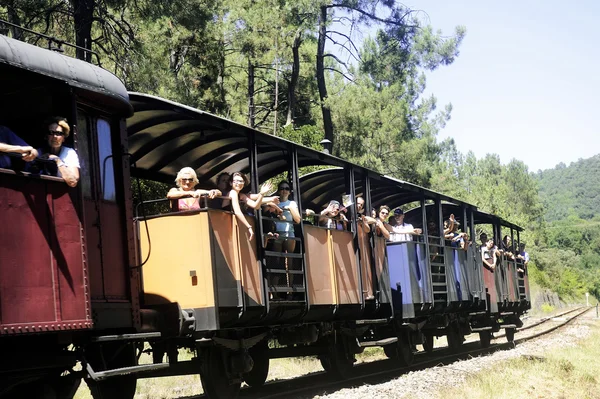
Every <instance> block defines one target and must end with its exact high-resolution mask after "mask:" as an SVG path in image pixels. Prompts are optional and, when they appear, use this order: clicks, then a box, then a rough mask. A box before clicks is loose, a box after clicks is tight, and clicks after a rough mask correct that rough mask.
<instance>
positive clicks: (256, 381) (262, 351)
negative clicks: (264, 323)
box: [242, 339, 269, 387]
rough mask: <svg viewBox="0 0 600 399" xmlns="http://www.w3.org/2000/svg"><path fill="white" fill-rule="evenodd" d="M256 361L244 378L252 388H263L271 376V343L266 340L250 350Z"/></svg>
mask: <svg viewBox="0 0 600 399" xmlns="http://www.w3.org/2000/svg"><path fill="white" fill-rule="evenodd" d="M248 353H249V354H250V357H252V360H253V361H254V366H252V370H250V372H248V373H246V374H244V375H243V376H242V378H243V380H244V382H245V383H246V384H248V385H250V386H251V387H262V386H263V385H265V381H266V380H267V375H268V374H269V341H268V340H266V339H265V340H264V341H262V342H260V343H258V344H257V345H254V346H253V347H252V348H250V349H249V350H248Z"/></svg>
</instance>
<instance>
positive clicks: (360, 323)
mask: <svg viewBox="0 0 600 399" xmlns="http://www.w3.org/2000/svg"><path fill="white" fill-rule="evenodd" d="M388 322H389V320H388V319H371V320H356V324H358V325H364V324H387V323H388Z"/></svg>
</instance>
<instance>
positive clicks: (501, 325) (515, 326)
mask: <svg viewBox="0 0 600 399" xmlns="http://www.w3.org/2000/svg"><path fill="white" fill-rule="evenodd" d="M500 328H517V325H516V324H500Z"/></svg>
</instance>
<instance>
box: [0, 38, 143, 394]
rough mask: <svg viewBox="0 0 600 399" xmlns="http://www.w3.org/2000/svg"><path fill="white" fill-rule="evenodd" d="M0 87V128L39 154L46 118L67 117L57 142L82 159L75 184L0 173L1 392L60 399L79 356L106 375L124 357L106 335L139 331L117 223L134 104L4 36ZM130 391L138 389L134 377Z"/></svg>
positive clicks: (123, 213)
mask: <svg viewBox="0 0 600 399" xmlns="http://www.w3.org/2000/svg"><path fill="white" fill-rule="evenodd" d="M0 91H1V93H2V95H1V96H0V98H1V100H0V102H1V107H0V110H1V111H0V125H2V126H4V128H8V129H10V130H12V131H13V132H15V133H16V134H17V135H18V136H19V137H21V138H22V139H23V140H25V142H27V143H28V144H29V145H31V146H33V147H40V145H41V144H42V143H43V140H44V138H45V134H47V127H46V126H44V124H43V121H44V119H45V118H47V117H49V116H56V115H61V116H64V117H66V118H67V119H68V121H69V123H70V125H71V132H72V134H71V135H70V136H69V137H68V138H67V139H66V142H65V144H66V145H68V146H69V147H73V148H75V150H76V151H77V153H78V156H79V159H80V163H81V168H80V181H79V184H78V185H77V187H75V188H71V187H69V186H68V185H67V184H65V182H64V181H63V179H62V178H57V177H51V176H45V175H42V174H39V173H37V172H36V169H35V168H32V167H30V166H31V164H25V163H24V162H22V161H21V160H20V159H18V158H10V159H12V162H11V168H10V169H0V220H1V221H2V225H3V228H2V229H0V350H1V351H2V354H3V361H2V365H1V366H0V395H2V394H9V393H10V392H12V394H13V395H14V396H16V397H36V396H38V394H39V391H40V390H42V391H44V392H45V391H47V390H49V389H51V390H55V391H58V392H59V396H68V394H67V393H65V392H66V391H69V390H71V389H72V388H74V387H76V386H77V383H78V381H79V380H80V377H81V376H80V375H78V374H77V373H75V372H73V370H72V367H73V366H74V365H75V364H76V362H77V361H78V360H81V359H83V358H85V357H86V356H87V358H88V360H89V362H90V365H92V366H94V368H95V369H104V368H108V367H110V365H109V364H107V363H108V362H110V357H111V356H107V359H109V361H108V362H101V361H100V360H98V359H100V358H101V357H102V356H100V354H106V355H111V354H115V353H116V352H117V350H119V351H121V352H122V353H128V354H132V353H133V352H132V351H131V350H130V349H127V350H125V351H124V352H123V350H122V349H123V348H121V346H124V345H126V344H124V342H127V341H123V340H120V341H118V343H114V342H112V341H111V343H108V341H110V338H109V337H107V335H114V334H124V333H134V332H135V331H136V327H137V326H138V325H139V306H138V303H137V298H138V296H137V295H132V292H137V290H138V288H137V287H136V286H135V284H132V283H131V281H133V282H135V281H137V279H135V274H136V273H137V271H136V270H135V269H130V266H131V265H133V262H134V256H133V255H134V254H133V249H132V248H133V242H131V239H132V238H133V235H132V232H131V231H129V230H128V229H130V228H131V227H130V226H131V223H126V221H127V220H131V219H132V217H131V214H130V212H131V195H130V193H129V189H128V187H129V163H128V159H127V156H126V154H125V153H124V152H125V151H124V149H125V148H127V147H126V135H125V134H124V118H125V117H127V116H128V115H130V114H131V113H132V108H131V105H130V103H129V98H128V94H127V91H126V89H125V87H124V85H123V84H122V83H121V82H120V81H119V80H118V79H117V78H116V77H115V76H114V75H112V74H110V73H109V72H107V71H105V70H104V69H102V68H99V67H96V66H94V65H91V64H88V63H85V62H83V61H79V60H75V59H73V58H70V57H66V56H64V55H62V54H59V53H57V52H52V51H49V50H45V49H42V48H39V47H36V46H33V45H29V44H26V43H23V42H20V41H17V40H13V39H11V38H8V37H6V36H0ZM3 155H7V154H3ZM8 155H9V156H10V155H11V154H8ZM131 277H134V278H131ZM99 341H107V343H106V344H102V345H101V344H100V343H99ZM117 347H119V348H117ZM114 362H116V363H119V364H120V365H133V364H135V359H134V358H133V357H132V356H129V355H127V356H124V355H123V356H117V359H116V360H114ZM69 371H71V372H69ZM61 374H63V375H65V377H64V378H57V377H58V376H60V375H61ZM25 382H28V383H29V382H36V383H35V384H23V383H25ZM121 383H123V380H121ZM129 385H130V386H131V385H132V386H133V389H135V381H133V384H129ZM97 388H98V389H100V390H101V389H102V386H101V385H97ZM130 389H131V388H130Z"/></svg>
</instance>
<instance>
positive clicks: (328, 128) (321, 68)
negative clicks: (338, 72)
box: [317, 6, 333, 148]
mask: <svg viewBox="0 0 600 399" xmlns="http://www.w3.org/2000/svg"><path fill="white" fill-rule="evenodd" d="M326 30H327V7H326V6H322V7H321V14H320V15H319V41H318V43H317V86H318V87H319V99H320V100H321V112H322V113H323V129H324V130H325V138H326V139H328V140H329V141H331V147H332V148H333V122H332V120H331V110H330V109H329V107H327V106H326V105H325V100H326V99H327V86H326V85H325V65H324V59H325V40H326V37H325V32H326Z"/></svg>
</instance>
